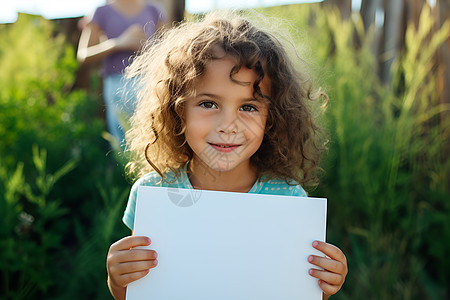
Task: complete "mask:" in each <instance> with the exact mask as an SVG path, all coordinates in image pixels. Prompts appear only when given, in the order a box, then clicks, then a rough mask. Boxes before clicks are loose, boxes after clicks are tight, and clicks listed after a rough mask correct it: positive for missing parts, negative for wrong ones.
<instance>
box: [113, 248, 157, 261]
mask: <svg viewBox="0 0 450 300" xmlns="http://www.w3.org/2000/svg"><path fill="white" fill-rule="evenodd" d="M157 257H158V254H157V253H156V251H154V250H147V249H129V250H122V251H118V252H116V256H115V260H116V261H117V262H130V261H140V260H154V259H155V258H157Z"/></svg>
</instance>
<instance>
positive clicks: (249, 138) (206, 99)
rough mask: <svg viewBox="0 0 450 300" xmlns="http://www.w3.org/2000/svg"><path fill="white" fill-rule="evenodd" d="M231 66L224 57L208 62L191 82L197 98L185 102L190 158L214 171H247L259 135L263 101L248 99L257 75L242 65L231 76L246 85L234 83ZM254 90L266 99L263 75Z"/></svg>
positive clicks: (264, 111) (267, 83) (261, 133)
mask: <svg viewBox="0 0 450 300" xmlns="http://www.w3.org/2000/svg"><path fill="white" fill-rule="evenodd" d="M234 65H235V62H234V61H233V60H232V59H231V58H230V57H229V56H225V57H223V58H220V59H215V60H213V61H211V62H210V63H209V64H208V65H207V66H206V68H205V72H204V74H203V75H202V76H201V77H200V78H199V79H198V80H197V82H196V85H195V89H196V96H195V97H193V98H191V99H189V100H188V101H187V102H186V103H185V121H186V132H185V136H186V140H187V143H188V144H189V146H190V147H191V149H192V150H193V152H194V157H193V159H194V160H195V161H196V162H203V163H204V164H205V165H206V166H207V167H208V168H210V169H212V170H214V171H221V172H223V171H230V170H233V169H235V168H243V169H241V170H243V171H244V170H246V168H250V157H251V156H252V155H253V154H254V153H255V152H256V150H258V148H259V146H260V145H261V142H262V140H263V137H264V130H265V126H266V120H267V110H268V102H267V100H265V99H255V98H254V97H253V83H254V81H255V79H256V78H257V75H256V73H255V72H254V71H253V70H251V69H247V68H245V67H243V68H241V69H240V70H239V72H238V73H237V74H234V75H233V78H234V79H235V80H237V81H239V82H243V83H245V84H239V83H236V82H233V81H231V79H230V77H229V75H230V71H231V69H232V68H233V66H234ZM259 87H260V89H261V92H262V93H263V95H270V80H269V79H268V78H267V77H264V80H263V81H262V82H260V84H259ZM247 170H248V169H247Z"/></svg>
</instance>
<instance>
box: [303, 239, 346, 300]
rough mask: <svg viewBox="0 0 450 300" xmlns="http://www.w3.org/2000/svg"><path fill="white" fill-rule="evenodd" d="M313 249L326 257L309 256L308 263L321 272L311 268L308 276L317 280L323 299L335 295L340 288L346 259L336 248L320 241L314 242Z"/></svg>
mask: <svg viewBox="0 0 450 300" xmlns="http://www.w3.org/2000/svg"><path fill="white" fill-rule="evenodd" d="M313 247H314V248H315V249H317V250H319V251H320V252H322V253H323V254H325V255H326V257H320V256H316V255H310V256H309V257H308V261H309V262H310V263H311V264H313V265H315V266H317V267H319V268H322V269H323V270H319V269H315V268H311V269H310V270H309V274H310V275H311V276H312V277H315V278H317V279H319V286H320V288H321V289H322V291H323V293H324V299H327V298H328V297H329V296H331V295H334V294H336V293H337V292H338V291H339V290H340V289H341V287H342V285H343V284H344V281H345V276H347V272H348V268H347V258H346V257H345V255H344V253H343V252H342V251H341V249H339V248H338V247H336V246H333V245H331V244H327V243H324V242H320V241H314V242H313Z"/></svg>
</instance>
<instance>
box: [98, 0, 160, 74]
mask: <svg viewBox="0 0 450 300" xmlns="http://www.w3.org/2000/svg"><path fill="white" fill-rule="evenodd" d="M159 19H161V20H162V21H165V20H166V15H165V13H164V11H163V10H162V9H161V8H160V7H159V6H157V5H155V4H146V5H145V7H144V9H143V10H142V11H141V12H140V13H139V14H137V15H136V16H134V17H127V16H124V15H122V14H121V13H119V12H118V11H117V10H116V9H115V8H114V7H113V6H112V5H104V6H100V7H98V8H97V9H96V10H95V13H94V16H93V17H92V22H93V23H95V24H97V25H98V26H99V27H100V29H101V30H102V31H103V32H104V33H105V34H106V36H107V37H108V39H111V38H116V37H118V36H120V35H121V34H122V33H123V32H124V31H125V30H126V29H127V28H128V27H130V26H131V25H134V24H140V25H141V26H142V28H143V29H144V32H145V35H146V36H147V38H149V37H150V36H152V35H153V34H154V33H155V31H156V29H157V28H156V26H157V24H158V20H159ZM133 54H134V52H133V51H118V52H115V53H112V54H110V55H108V56H107V57H106V58H105V59H104V60H103V62H102V67H101V70H100V73H101V75H102V76H108V75H111V74H120V73H121V72H122V71H123V69H125V67H126V66H128V65H129V64H130V59H129V58H130V56H132V55H133Z"/></svg>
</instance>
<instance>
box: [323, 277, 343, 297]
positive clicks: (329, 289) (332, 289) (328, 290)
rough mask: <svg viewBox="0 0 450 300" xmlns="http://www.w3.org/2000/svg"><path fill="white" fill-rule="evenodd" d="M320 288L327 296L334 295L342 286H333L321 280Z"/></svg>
mask: <svg viewBox="0 0 450 300" xmlns="http://www.w3.org/2000/svg"><path fill="white" fill-rule="evenodd" d="M319 287H320V288H321V289H322V291H323V292H324V293H325V294H326V295H334V294H336V293H337V292H338V291H339V289H340V286H335V285H331V284H329V283H327V282H325V281H323V280H319Z"/></svg>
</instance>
